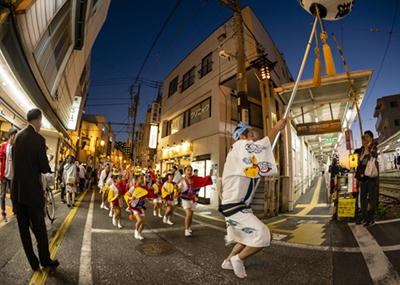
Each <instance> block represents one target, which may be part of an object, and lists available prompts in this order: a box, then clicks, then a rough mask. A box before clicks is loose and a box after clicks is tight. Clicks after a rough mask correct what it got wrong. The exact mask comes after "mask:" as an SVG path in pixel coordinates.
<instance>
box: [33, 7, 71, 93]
mask: <svg viewBox="0 0 400 285" xmlns="http://www.w3.org/2000/svg"><path fill="white" fill-rule="evenodd" d="M71 45H72V39H71V1H67V2H66V3H65V4H64V6H63V7H62V8H61V9H60V11H58V13H57V14H56V16H55V17H54V19H53V20H52V21H51V23H50V25H49V27H48V28H47V30H45V31H44V33H43V35H42V37H41V38H40V40H39V42H38V44H37V45H36V47H35V50H34V52H33V53H34V56H35V59H36V63H37V66H38V68H39V70H40V72H41V73H42V76H43V80H44V82H45V83H46V86H47V89H48V90H49V92H50V93H51V94H52V95H53V96H54V95H55V93H56V88H55V87H56V84H55V83H56V79H57V75H58V74H60V73H61V72H62V71H63V70H61V65H62V63H63V61H64V59H65V57H66V55H67V52H68V49H69V47H70V46H71Z"/></svg>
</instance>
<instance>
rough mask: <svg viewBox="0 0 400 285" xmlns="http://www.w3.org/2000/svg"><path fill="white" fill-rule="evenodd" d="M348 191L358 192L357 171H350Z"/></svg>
mask: <svg viewBox="0 0 400 285" xmlns="http://www.w3.org/2000/svg"><path fill="white" fill-rule="evenodd" d="M347 182H348V183H347V192H349V193H356V192H358V189H357V179H356V174H355V173H349V174H348V176H347Z"/></svg>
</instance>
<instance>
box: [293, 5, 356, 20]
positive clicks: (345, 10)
mask: <svg viewBox="0 0 400 285" xmlns="http://www.w3.org/2000/svg"><path fill="white" fill-rule="evenodd" d="M297 1H298V2H299V4H300V5H301V6H302V7H303V8H304V9H305V10H306V11H307V12H308V13H310V14H311V15H315V14H316V11H315V4H317V6H318V9H319V14H320V17H321V19H324V20H330V21H336V20H340V19H343V18H344V17H346V16H347V15H348V14H349V13H350V12H351V10H352V9H353V6H354V1H355V0H351V1H350V0H297Z"/></svg>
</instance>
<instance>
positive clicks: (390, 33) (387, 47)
mask: <svg viewBox="0 0 400 285" xmlns="http://www.w3.org/2000/svg"><path fill="white" fill-rule="evenodd" d="M398 6H399V0H397V1H396V10H395V12H394V19H393V23H392V28H391V29H390V32H389V39H388V42H387V45H386V50H385V53H384V55H383V59H382V63H381V66H380V67H379V71H378V74H377V75H376V78H375V81H374V85H372V88H371V90H370V91H369V93H368V95H367V96H366V97H367V98H364V100H365V99H366V100H365V103H364V102H363V103H364V104H363V105H362V106H361V111H362V110H363V109H364V106H366V105H367V102H368V99H369V98H370V95H371V94H372V91H373V90H374V88H375V85H376V82H377V81H378V78H379V74H380V73H381V70H382V66H383V64H384V62H385V59H386V54H387V51H388V49H389V45H390V40H391V38H392V34H393V28H394V24H395V22H396V17H397V7H398ZM364 100H363V101H364Z"/></svg>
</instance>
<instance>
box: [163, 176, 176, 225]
mask: <svg viewBox="0 0 400 285" xmlns="http://www.w3.org/2000/svg"><path fill="white" fill-rule="evenodd" d="M167 176H168V181H167V182H165V183H164V185H163V186H162V189H161V193H162V196H163V201H164V203H165V205H167V211H166V212H165V216H164V218H163V222H164V224H168V225H171V226H172V225H173V224H174V223H173V222H171V217H172V214H173V213H174V208H175V204H176V203H175V198H176V197H177V196H178V193H179V191H180V190H179V187H178V186H177V185H176V183H175V182H173V181H172V180H173V179H174V173H173V172H172V171H168V172H167Z"/></svg>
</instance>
